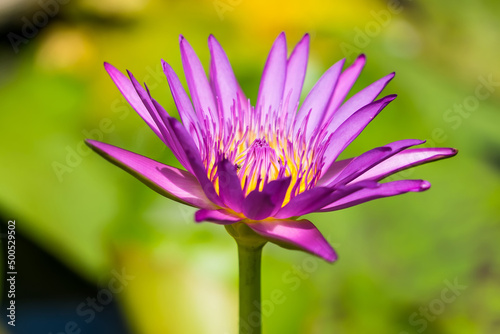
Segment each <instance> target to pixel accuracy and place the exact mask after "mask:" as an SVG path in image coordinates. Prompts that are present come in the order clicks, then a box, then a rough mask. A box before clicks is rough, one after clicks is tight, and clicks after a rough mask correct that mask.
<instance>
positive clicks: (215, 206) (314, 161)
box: [87, 33, 456, 261]
mask: <svg viewBox="0 0 500 334" xmlns="http://www.w3.org/2000/svg"><path fill="white" fill-rule="evenodd" d="M208 45H209V49H210V54H211V62H210V71H209V72H210V74H209V78H207V76H206V74H205V71H204V69H203V66H202V64H201V63H200V61H199V59H198V57H197V56H196V54H195V52H194V50H193V49H192V48H191V46H190V45H189V43H188V42H187V41H186V40H185V39H184V38H183V37H182V36H181V37H180V49H181V57H182V64H183V68H184V74H185V77H186V80H187V86H188V88H189V93H190V95H191V98H189V96H188V95H187V93H186V91H185V90H184V88H183V86H182V84H181V83H180V81H179V78H178V77H177V75H176V73H175V72H174V71H173V69H172V68H171V66H170V65H169V64H168V63H166V62H164V61H162V63H163V69H164V72H165V75H166V77H167V81H168V84H169V86H170V90H171V92H172V95H173V98H174V101H175V104H176V107H177V110H178V112H179V115H180V118H181V120H182V123H181V122H179V121H178V120H177V119H175V118H173V117H172V116H170V115H169V114H168V113H167V111H166V110H165V109H164V108H163V107H162V106H161V105H160V104H158V103H157V102H156V100H155V99H153V98H152V97H151V95H150V92H149V90H148V89H147V87H145V88H144V87H143V86H141V84H139V82H138V81H137V80H136V79H135V78H134V76H133V75H132V74H131V73H130V72H128V77H127V76H125V75H124V74H122V73H121V72H120V71H118V70H117V69H116V68H114V67H113V66H112V65H110V64H107V63H106V64H105V68H106V70H107V71H108V73H109V75H110V76H111V78H112V79H113V81H114V83H115V84H116V85H117V86H118V89H119V90H120V91H121V93H122V94H123V95H124V96H125V98H126V99H127V101H128V102H129V103H130V104H131V105H132V107H133V108H134V109H135V110H136V111H137V113H138V114H139V115H140V116H141V117H142V118H143V119H144V121H145V122H146V123H147V124H148V125H149V127H150V128H151V129H152V130H153V131H154V132H155V133H156V135H157V136H158V137H159V138H160V139H161V140H162V141H163V142H164V143H165V145H167V146H168V147H169V148H170V149H171V150H172V152H173V154H174V155H175V157H176V158H177V159H178V160H179V162H180V163H181V164H182V166H184V168H185V170H182V169H178V168H174V167H171V166H168V165H165V164H162V163H160V162H157V161H154V160H151V159H149V158H146V157H144V156H141V155H138V154H135V153H132V152H129V151H126V150H123V149H121V148H118V147H115V146H112V145H109V144H105V143H101V142H97V141H94V140H88V141H87V143H88V144H89V145H90V146H91V147H92V148H93V149H94V150H95V151H96V152H98V153H99V154H100V155H102V156H103V157H105V158H106V159H108V160H109V161H111V162H112V163H114V164H116V165H117V166H119V167H121V168H123V169H124V170H126V171H127V172H129V173H130V174H132V175H134V176H135V177H137V178H138V179H139V180H141V181H142V182H144V183H145V184H146V185H148V186H149V187H151V188H153V189H154V190H156V191H157V192H159V193H160V194H162V195H164V196H166V197H168V198H171V199H173V200H176V201H178V202H181V203H184V204H187V205H190V206H194V207H196V208H198V209H199V210H198V211H197V212H196V213H195V220H196V221H197V222H201V221H209V222H213V223H217V224H223V225H233V226H239V225H246V226H248V227H249V228H250V229H251V230H252V231H253V232H255V233H256V234H257V235H259V236H261V237H262V238H264V239H265V240H267V241H270V242H273V243H276V244H278V245H281V246H284V247H287V248H295V249H300V250H303V251H306V252H309V253H312V254H314V255H317V256H320V257H322V258H324V259H325V260H327V261H334V260H335V259H336V258H337V256H336V253H335V251H334V250H333V248H332V247H331V246H330V244H329V243H328V242H327V241H326V240H325V238H324V237H323V235H322V234H321V233H320V232H319V230H318V229H317V228H316V227H315V226H314V225H313V224H312V223H311V222H310V221H308V220H307V219H300V218H299V217H301V216H303V215H306V214H308V213H312V212H325V211H334V210H339V209H344V208H347V207H350V206H353V205H357V204H360V203H363V202H367V201H370V200H373V199H377V198H382V197H388V196H393V195H399V194H402V193H406V192H410V191H413V192H419V191H423V190H426V189H428V188H429V187H430V184H429V182H427V181H424V180H397V181H391V182H384V183H381V182H379V181H381V180H382V179H384V178H386V177H387V176H389V175H391V174H393V173H396V172H398V171H400V170H402V169H405V168H409V167H413V166H415V165H419V164H422V163H426V162H429V161H433V160H438V159H442V158H446V157H450V156H453V155H455V154H456V150H454V149H451V148H412V147H413V146H415V145H420V144H422V143H424V141H421V140H413V139H406V140H400V141H397V142H393V143H390V144H387V145H385V146H382V147H377V148H374V149H372V150H369V151H367V152H365V153H363V154H361V155H360V156H357V157H354V158H350V159H345V160H338V157H339V155H340V154H341V153H342V151H343V150H344V149H345V148H346V147H347V146H348V145H349V144H350V143H351V142H352V141H353V140H354V139H355V138H356V137H357V136H358V135H359V134H360V133H361V131H362V130H363V129H364V128H365V127H366V126H367V125H368V123H370V121H371V120H372V119H373V118H374V117H375V116H376V115H377V114H378V113H379V112H380V111H381V110H382V109H384V107H385V106H386V105H387V104H389V103H390V102H391V101H392V100H394V98H395V97H396V96H395V95H388V96H385V97H382V98H380V99H378V100H376V98H377V96H378V95H379V94H380V92H381V91H382V90H383V89H384V87H385V86H386V85H387V83H388V82H389V81H390V80H391V79H392V78H393V77H394V73H391V74H389V75H387V76H385V77H383V78H381V79H380V80H378V81H376V82H374V83H372V84H371V85H369V86H368V87H366V88H364V89H362V90H361V91H359V92H357V93H356V94H354V95H353V96H352V97H351V98H349V99H347V100H346V96H347V94H348V93H349V91H350V90H351V87H352V86H353V84H354V83H355V81H356V79H357V78H358V76H359V74H360V72H361V70H362V68H363V66H364V64H365V56H364V55H360V56H359V57H358V58H357V59H356V60H355V62H354V63H353V64H352V65H351V66H349V67H347V68H346V69H345V70H343V66H344V60H341V61H339V62H337V63H336V64H334V65H333V66H332V67H330V68H329V69H328V70H327V71H326V72H325V74H323V75H322V76H321V78H320V79H319V80H318V81H317V83H316V84H315V85H314V87H313V88H312V89H311V91H310V92H309V93H308V94H307V96H306V98H305V100H304V101H303V103H301V104H299V98H300V95H301V92H302V86H303V83H304V77H305V73H306V66H307V60H308V53H309V36H308V35H305V36H304V37H303V38H302V39H301V40H300V41H299V43H298V44H297V45H296V47H295V48H294V50H293V51H292V52H291V54H290V56H288V53H287V45H286V39H285V34H284V33H282V34H280V35H279V36H278V38H277V39H276V41H275V42H274V44H273V46H272V48H271V51H270V53H269V56H268V58H267V61H266V64H265V67H264V71H263V74H262V80H261V83H260V88H259V93H258V97H257V102H256V104H255V105H252V103H251V102H250V100H249V99H247V98H246V97H245V94H244V93H243V91H242V90H241V88H240V86H239V84H238V82H237V80H236V78H235V75H234V73H233V70H232V68H231V65H230V63H229V60H228V58H227V56H226V54H225V52H224V50H223V49H222V47H221V46H220V44H219V43H218V41H217V40H216V39H215V38H214V37H213V36H210V37H209V39H208Z"/></svg>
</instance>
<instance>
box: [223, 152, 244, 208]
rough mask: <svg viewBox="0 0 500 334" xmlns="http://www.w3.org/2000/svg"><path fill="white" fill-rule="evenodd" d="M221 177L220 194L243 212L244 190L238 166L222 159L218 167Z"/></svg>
mask: <svg viewBox="0 0 500 334" xmlns="http://www.w3.org/2000/svg"><path fill="white" fill-rule="evenodd" d="M217 175H218V177H219V196H220V198H221V199H222V201H223V202H224V203H225V204H226V205H227V206H228V207H229V208H231V209H233V210H234V211H236V212H242V210H243V209H242V208H243V200H244V196H243V190H242V189H241V181H240V179H239V178H238V175H237V174H236V166H234V165H233V164H232V163H231V162H229V160H227V159H224V160H222V161H221V162H220V163H219V165H218V168H217Z"/></svg>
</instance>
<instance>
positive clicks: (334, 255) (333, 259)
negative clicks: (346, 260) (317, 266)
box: [322, 251, 339, 263]
mask: <svg viewBox="0 0 500 334" xmlns="http://www.w3.org/2000/svg"><path fill="white" fill-rule="evenodd" d="M322 258H323V259H325V260H326V261H327V262H329V263H333V262H336V261H337V260H338V259H339V256H338V255H337V253H336V252H335V251H333V252H332V253H331V254H328V255H326V256H322Z"/></svg>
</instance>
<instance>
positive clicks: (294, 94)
mask: <svg viewBox="0 0 500 334" xmlns="http://www.w3.org/2000/svg"><path fill="white" fill-rule="evenodd" d="M308 58H309V34H305V35H304V37H303V38H302V39H301V40H300V42H299V43H297V46H296V47H295V49H293V51H292V54H291V55H290V58H289V59H288V62H287V65H286V79H285V88H284V90H283V102H284V103H285V102H286V103H287V104H286V106H287V108H286V110H284V113H286V114H287V115H288V116H287V129H288V128H289V126H290V124H291V122H292V119H293V116H294V113H295V112H296V110H297V106H298V103H299V99H300V94H301V92H302V87H303V85H304V78H305V76H306V69H307V60H308ZM283 117H285V114H283Z"/></svg>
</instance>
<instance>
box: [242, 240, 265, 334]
mask: <svg viewBox="0 0 500 334" xmlns="http://www.w3.org/2000/svg"><path fill="white" fill-rule="evenodd" d="M263 246H264V245H261V246H259V247H248V246H246V245H242V244H238V260H239V268H240V270H239V273H240V276H239V277H240V334H243V333H245V334H249V333H252V334H261V333H262V314H261V312H260V309H261V305H260V298H261V297H260V295H261V293H260V260H261V254H262V248H263Z"/></svg>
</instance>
